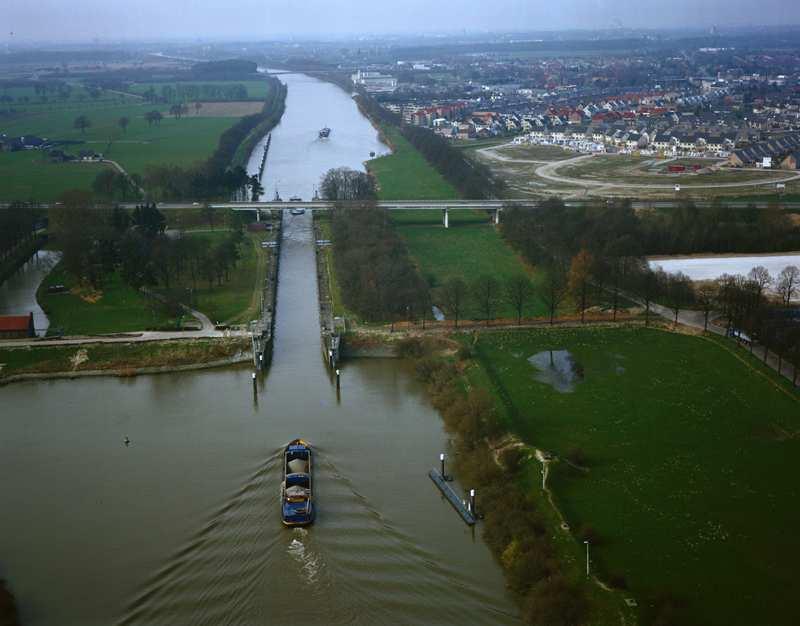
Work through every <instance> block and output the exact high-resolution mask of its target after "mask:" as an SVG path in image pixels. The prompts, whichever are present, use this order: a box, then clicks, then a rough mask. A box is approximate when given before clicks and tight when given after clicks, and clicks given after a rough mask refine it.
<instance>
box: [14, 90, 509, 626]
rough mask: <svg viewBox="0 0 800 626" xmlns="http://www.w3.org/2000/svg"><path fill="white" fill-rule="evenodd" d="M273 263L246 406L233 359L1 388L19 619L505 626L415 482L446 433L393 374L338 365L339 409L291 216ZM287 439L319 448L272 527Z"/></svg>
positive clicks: (497, 598)
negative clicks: (298, 496)
mask: <svg viewBox="0 0 800 626" xmlns="http://www.w3.org/2000/svg"><path fill="white" fill-rule="evenodd" d="M320 106H322V104H320ZM350 106H352V103H350ZM326 113H327V115H326V116H325V117H326V119H327V120H328V121H327V123H328V124H329V125H331V126H332V127H334V128H336V126H334V124H336V120H335V116H334V115H333V114H332V112H331V111H330V110H328V109H326ZM320 118H321V119H322V115H320ZM363 123H364V124H365V127H364V130H363V132H365V133H367V132H370V133H374V130H373V129H372V128H371V127H369V125H368V124H367V123H366V120H363ZM371 136H374V135H371ZM273 149H274V145H273ZM281 254H282V259H281V270H280V284H279V289H278V306H277V327H276V334H275V350H274V359H273V364H272V366H271V369H270V370H269V372H268V373H267V374H266V375H265V376H264V377H263V378H262V379H261V380H260V381H259V383H258V393H257V394H254V390H253V384H252V381H251V371H250V368H249V367H243V368H228V369H222V370H212V371H205V372H199V373H183V374H174V375H173V374H169V375H160V376H141V377H138V378H132V379H116V378H102V379H76V380H73V381H51V382H37V383H20V384H14V385H10V386H7V387H4V388H0V507H1V508H0V510H1V511H2V514H0V575H1V576H4V577H6V578H8V580H9V581H10V583H11V587H12V590H13V591H14V593H15V595H16V596H17V599H18V603H19V605H20V609H21V613H22V619H23V623H24V624H26V625H28V626H49V625H59V626H69V625H81V626H86V625H93V624H98V625H100V624H102V625H108V624H120V625H121V624H124V625H133V624H140V625H141V624H146V625H154V626H155V625H158V626H162V625H163V626H167V625H170V624H176V625H183V624H187V625H188V624H191V625H202V624H215V625H217V624H244V625H250V624H264V625H276V626H283V625H288V624H295V623H303V624H308V625H317V624H319V625H337V624H364V625H367V624H369V625H374V624H387V625H390V624H391V625H397V624H403V625H406V624H419V625H425V626H428V625H438V624H441V625H446V624H447V625H450V624H486V625H490V624H491V625H494V624H517V623H519V622H518V618H517V617H516V614H517V612H516V609H515V605H514V602H513V598H511V597H510V596H509V595H508V593H507V592H506V590H505V587H504V584H503V578H502V573H501V571H500V568H499V567H498V565H497V564H496V562H495V561H494V560H493V559H492V557H491V555H490V553H489V551H488V549H487V547H486V546H485V545H484V544H483V542H482V541H481V539H480V537H479V532H478V534H477V535H476V534H475V533H473V531H472V530H471V529H469V528H468V527H466V526H465V525H464V524H463V523H462V522H461V521H460V518H459V517H458V516H457V515H456V513H455V512H454V511H453V510H452V509H451V508H450V506H449V504H447V503H446V502H445V501H443V500H442V498H441V496H440V495H439V493H438V492H437V491H436V489H435V488H434V486H433V485H432V483H431V482H430V480H429V479H428V477H427V475H426V472H427V470H428V469H429V468H430V467H432V466H434V465H435V464H436V463H437V458H438V453H439V452H440V451H441V450H442V449H444V448H445V446H446V442H447V437H446V434H445V433H444V431H443V429H442V423H441V420H440V418H439V416H438V414H437V413H436V412H435V410H434V409H433V408H432V407H431V406H430V404H429V403H428V400H427V398H426V395H425V393H424V390H423V389H422V388H421V386H420V385H419V384H418V383H417V382H416V381H415V380H414V378H413V376H412V375H411V373H410V372H409V370H408V368H407V366H405V365H404V364H403V363H402V362H400V361H389V360H369V361H366V360H363V361H350V362H348V363H345V364H344V365H343V373H342V388H341V394H340V396H339V397H337V394H336V390H335V386H334V385H333V384H332V381H331V379H330V377H329V374H328V371H327V370H326V368H325V365H324V363H323V361H322V357H321V347H320V340H319V334H318V328H319V326H318V324H319V319H318V309H317V301H316V300H317V291H316V279H315V266H314V250H313V243H312V233H311V216H310V215H309V214H306V215H302V216H289V215H286V220H285V232H284V246H283V249H282V252H281ZM126 436H127V437H129V438H130V440H131V443H130V446H128V447H126V446H125V445H124V443H123V439H124V438H125V437H126ZM297 436H302V437H305V438H307V439H309V440H310V441H311V442H312V443H313V444H314V445H315V446H316V449H317V462H316V474H315V478H316V494H317V506H318V518H317V521H316V523H315V524H314V525H313V526H311V527H310V528H308V529H295V530H290V529H285V528H283V527H282V525H281V523H280V517H279V503H278V492H279V481H280V477H281V468H280V450H281V447H282V446H283V445H285V443H286V442H287V441H289V440H290V439H292V438H294V437H297ZM458 488H459V489H460V488H461V486H458Z"/></svg>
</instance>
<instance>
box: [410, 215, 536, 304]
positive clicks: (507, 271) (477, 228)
mask: <svg viewBox="0 0 800 626" xmlns="http://www.w3.org/2000/svg"><path fill="white" fill-rule="evenodd" d="M468 213H469V212H468ZM467 217H469V215H467ZM451 224H452V222H451ZM396 228H397V231H398V232H399V233H400V236H401V237H402V238H403V239H404V240H405V242H406V245H407V246H408V250H409V253H410V254H411V256H412V258H413V259H414V262H415V263H416V264H417V266H418V268H419V271H420V274H421V275H422V277H423V278H425V279H426V280H427V281H428V283H429V284H431V285H432V286H433V292H434V303H435V304H436V302H435V299H436V295H435V293H436V288H437V287H439V286H441V285H443V284H444V283H445V282H446V281H447V280H448V279H450V278H454V277H460V278H462V279H463V280H464V281H466V282H467V284H469V283H470V282H471V281H474V280H475V279H477V278H479V277H480V276H483V275H490V276H493V277H494V278H496V279H497V280H498V281H499V282H501V283H502V282H503V281H506V280H508V279H509V278H510V277H512V276H515V275H526V274H527V275H530V273H529V270H528V268H526V266H525V265H523V263H522V261H521V260H520V259H519V257H518V256H517V255H516V254H514V252H513V251H512V250H511V248H509V247H508V245H506V243H505V242H504V241H503V239H502V237H501V236H500V234H499V233H498V232H497V231H496V230H495V229H494V228H492V227H491V226H486V225H474V224H472V225H470V224H469V223H466V224H464V225H461V226H458V225H457V224H456V225H455V226H452V227H451V228H447V229H445V228H442V227H441V226H414V225H406V226H401V225H398V226H397V227H396ZM533 278H534V282H535V276H533ZM438 304H441V303H438ZM499 304H500V306H499V307H498V311H497V316H498V317H508V318H515V317H516V312H515V311H514V310H513V307H511V306H510V305H509V304H507V303H505V302H501V303H499ZM544 313H545V311H544V307H543V306H542V303H541V301H540V300H539V299H538V298H532V299H531V302H530V303H529V305H528V307H527V308H526V311H525V315H526V316H534V315H544ZM480 316H481V314H480V312H479V310H478V307H477V306H475V305H474V304H473V303H471V302H470V303H469V304H468V306H467V308H466V311H465V314H463V315H462V318H464V319H466V318H469V317H475V318H480Z"/></svg>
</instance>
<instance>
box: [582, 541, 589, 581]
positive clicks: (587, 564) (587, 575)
mask: <svg viewBox="0 0 800 626" xmlns="http://www.w3.org/2000/svg"><path fill="white" fill-rule="evenodd" d="M583 543H585V544H586V578H589V540H588V539H587V540H586V541H584V542H583Z"/></svg>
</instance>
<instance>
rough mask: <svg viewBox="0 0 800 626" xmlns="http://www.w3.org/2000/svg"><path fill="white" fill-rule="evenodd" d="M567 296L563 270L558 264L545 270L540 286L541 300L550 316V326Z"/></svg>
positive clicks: (565, 278)
mask: <svg viewBox="0 0 800 626" xmlns="http://www.w3.org/2000/svg"><path fill="white" fill-rule="evenodd" d="M566 295H567V277H566V276H565V274H564V269H563V268H562V267H561V266H560V265H559V264H554V265H552V266H551V267H549V268H548V269H547V274H546V277H545V280H544V283H543V284H542V300H544V303H545V306H546V307H547V311H548V313H549V314H550V324H551V325H552V324H553V320H554V319H555V316H556V311H558V307H559V305H560V304H561V302H563V300H564V298H565V297H566Z"/></svg>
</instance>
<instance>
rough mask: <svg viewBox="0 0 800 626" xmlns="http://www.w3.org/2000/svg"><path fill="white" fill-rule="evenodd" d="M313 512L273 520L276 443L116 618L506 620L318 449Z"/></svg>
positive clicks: (493, 602)
mask: <svg viewBox="0 0 800 626" xmlns="http://www.w3.org/2000/svg"><path fill="white" fill-rule="evenodd" d="M315 451H316V453H317V457H318V462H317V470H316V480H317V489H318V494H319V496H318V500H317V502H318V506H319V510H318V517H317V520H316V522H315V524H314V525H313V526H311V527H308V528H293V529H285V528H283V527H282V524H281V521H280V511H279V483H280V480H281V472H282V467H281V463H282V461H283V456H282V450H280V451H276V452H275V454H274V456H273V457H271V458H270V459H268V460H267V461H266V462H265V463H264V464H263V465H262V466H261V467H260V468H258V470H257V471H256V472H255V473H254V474H253V475H252V476H251V477H250V479H249V480H248V481H247V482H246V484H245V485H243V486H242V488H241V489H239V490H238V491H237V492H236V493H235V494H234V495H233V496H232V497H231V499H230V500H229V501H228V502H227V503H226V504H225V505H224V506H223V507H221V508H220V510H218V511H217V512H216V513H215V514H214V515H213V516H212V518H211V519H210V520H209V521H208V523H207V524H206V525H205V526H204V527H203V529H202V530H201V531H200V532H199V533H198V534H197V535H196V536H195V537H194V538H193V539H192V540H191V541H190V542H189V543H188V544H187V545H186V546H185V547H184V548H182V549H181V550H179V551H178V552H177V553H176V554H175V555H173V557H172V558H171V559H170V561H169V562H168V563H167V564H166V565H165V566H164V567H163V568H161V569H160V570H159V571H158V572H157V573H156V574H155V575H154V576H153V577H152V578H151V579H150V580H149V581H148V582H147V583H146V584H145V585H144V588H143V590H142V591H141V592H140V593H139V594H138V595H137V597H136V598H135V599H134V600H133V601H132V602H131V603H130V605H129V606H128V607H127V609H126V611H125V614H124V615H123V617H122V618H121V619H120V620H119V621H118V626H132V625H141V624H146V625H151V624H152V625H154V626H155V625H156V624H158V625H159V626H168V625H170V624H193V625H194V624H197V625H204V624H209V625H210V624H221V623H227V624H253V623H263V624H288V623H292V622H293V621H294V620H295V618H296V616H297V613H298V611H301V613H302V615H303V622H304V623H305V624H312V625H313V624H320V625H322V624H325V625H335V624H370V625H373V624H387V625H390V624H391V625H394V624H400V623H402V624H420V625H423V624H424V625H425V626H435V625H437V624H442V625H445V624H457V623H464V624H466V623H469V624H487V625H488V624H498V623H500V624H513V623H517V622H516V619H515V618H514V617H513V615H511V614H509V613H508V612H507V607H506V606H505V605H504V604H502V600H501V599H498V598H495V597H493V596H491V595H490V594H488V593H486V592H484V591H483V590H482V589H481V588H480V587H479V586H478V585H477V584H475V583H474V582H472V581H469V580H468V579H467V578H465V577H463V576H461V575H460V574H459V572H457V571H454V570H453V569H451V568H448V567H447V566H446V565H443V564H442V563H439V562H437V560H436V559H435V558H434V556H433V555H432V554H431V553H430V552H428V551H427V550H426V549H424V548H423V547H421V546H420V545H418V544H417V543H415V542H414V541H413V539H412V538H411V537H410V536H408V535H406V534H405V533H403V532H402V531H401V530H399V529H397V528H396V527H394V526H393V525H392V524H391V523H390V521H389V520H387V519H386V518H385V517H384V515H383V514H382V513H381V512H380V511H379V510H378V508H377V507H375V506H374V505H373V504H372V503H371V502H370V501H369V499H368V498H366V497H365V496H364V495H362V494H361V493H359V492H358V491H357V489H356V488H355V485H354V483H353V482H352V481H351V480H350V479H349V478H348V477H347V476H345V475H344V474H343V473H341V472H340V471H338V469H337V467H336V466H335V464H334V463H333V462H332V461H331V460H330V459H329V458H327V456H326V455H325V454H324V453H323V452H322V451H321V450H320V449H318V448H315Z"/></svg>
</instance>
